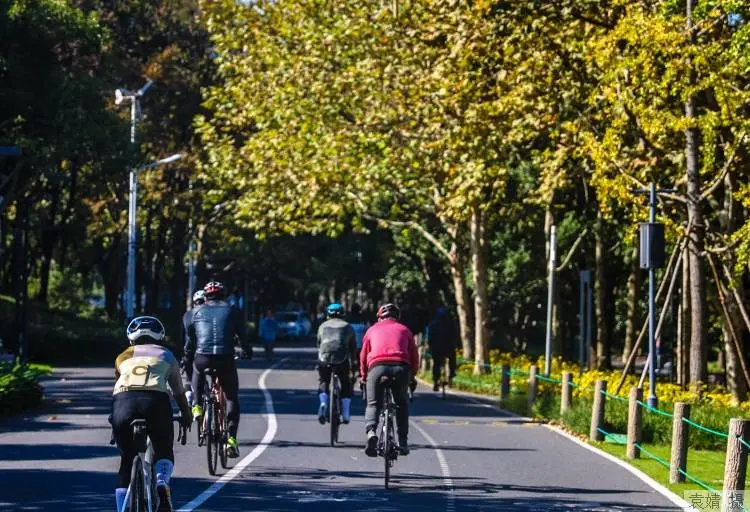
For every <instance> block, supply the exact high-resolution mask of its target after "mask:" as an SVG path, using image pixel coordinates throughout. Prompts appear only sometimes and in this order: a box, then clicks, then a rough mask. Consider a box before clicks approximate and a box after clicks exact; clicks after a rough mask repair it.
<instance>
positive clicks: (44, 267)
mask: <svg viewBox="0 0 750 512" xmlns="http://www.w3.org/2000/svg"><path fill="white" fill-rule="evenodd" d="M60 192H61V191H60V189H59V188H58V189H57V190H50V193H51V194H52V197H53V199H52V204H51V205H50V212H49V216H48V217H47V225H46V226H42V241H41V252H42V264H41V267H40V269H39V292H38V293H37V295H36V300H38V301H39V302H43V303H45V304H46V303H47V297H48V295H49V273H50V269H51V268H52V254H53V253H54V251H55V245H57V240H58V236H59V234H60V231H59V227H58V226H57V208H58V205H59V204H60Z"/></svg>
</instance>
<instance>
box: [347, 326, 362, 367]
mask: <svg viewBox="0 0 750 512" xmlns="http://www.w3.org/2000/svg"><path fill="white" fill-rule="evenodd" d="M346 338H347V346H348V347H349V359H351V361H352V365H353V366H354V367H356V366H357V365H358V364H359V361H358V360H357V334H356V333H355V332H354V327H352V326H351V325H349V326H348V328H347V330H346Z"/></svg>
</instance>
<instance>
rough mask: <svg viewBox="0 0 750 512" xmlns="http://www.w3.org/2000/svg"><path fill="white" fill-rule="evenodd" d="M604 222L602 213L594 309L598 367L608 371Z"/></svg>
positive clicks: (597, 235) (597, 231) (597, 237)
mask: <svg viewBox="0 0 750 512" xmlns="http://www.w3.org/2000/svg"><path fill="white" fill-rule="evenodd" d="M603 230H604V226H603V220H602V215H601V211H599V213H598V214H597V219H596V229H595V230H594V238H595V240H596V247H595V259H596V278H595V279H596V281H595V283H594V303H595V305H594V309H595V316H596V367H597V369H600V370H602V369H607V368H609V367H610V358H609V331H608V326H607V304H606V300H607V295H606V289H607V276H606V275H605V274H606V264H605V261H604V260H605V255H604V250H605V249H604V241H603V240H602V238H603V235H604V233H603Z"/></svg>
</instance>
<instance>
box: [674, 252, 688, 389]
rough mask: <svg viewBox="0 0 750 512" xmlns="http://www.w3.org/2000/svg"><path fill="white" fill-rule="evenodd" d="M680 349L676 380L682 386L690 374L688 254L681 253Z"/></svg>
mask: <svg viewBox="0 0 750 512" xmlns="http://www.w3.org/2000/svg"><path fill="white" fill-rule="evenodd" d="M679 336H680V338H679V340H680V349H679V350H678V351H677V382H678V383H679V384H680V386H682V387H683V388H684V387H685V386H687V385H688V381H689V375H690V371H689V369H690V255H689V253H688V251H685V252H683V253H682V287H681V296H680V333H679Z"/></svg>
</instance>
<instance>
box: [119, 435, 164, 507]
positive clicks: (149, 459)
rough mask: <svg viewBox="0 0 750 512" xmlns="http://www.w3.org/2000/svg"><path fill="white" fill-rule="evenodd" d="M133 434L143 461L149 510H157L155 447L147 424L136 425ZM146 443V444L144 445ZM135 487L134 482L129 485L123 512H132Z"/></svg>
mask: <svg viewBox="0 0 750 512" xmlns="http://www.w3.org/2000/svg"><path fill="white" fill-rule="evenodd" d="M133 436H134V437H135V441H136V444H137V445H138V447H139V449H138V451H137V453H138V456H139V457H140V459H141V460H142V461H143V481H144V482H146V485H145V490H146V502H147V503H148V509H149V510H156V504H155V503H154V486H155V481H154V472H153V462H154V461H153V459H154V448H153V446H152V445H151V438H150V437H149V436H148V433H147V432H146V428H145V425H134V426H133ZM144 444H145V446H144ZM132 489H133V482H132V481H131V482H130V485H128V490H127V493H126V494H125V504H124V506H123V509H122V512H125V511H128V512H130V493H131V491H132Z"/></svg>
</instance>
